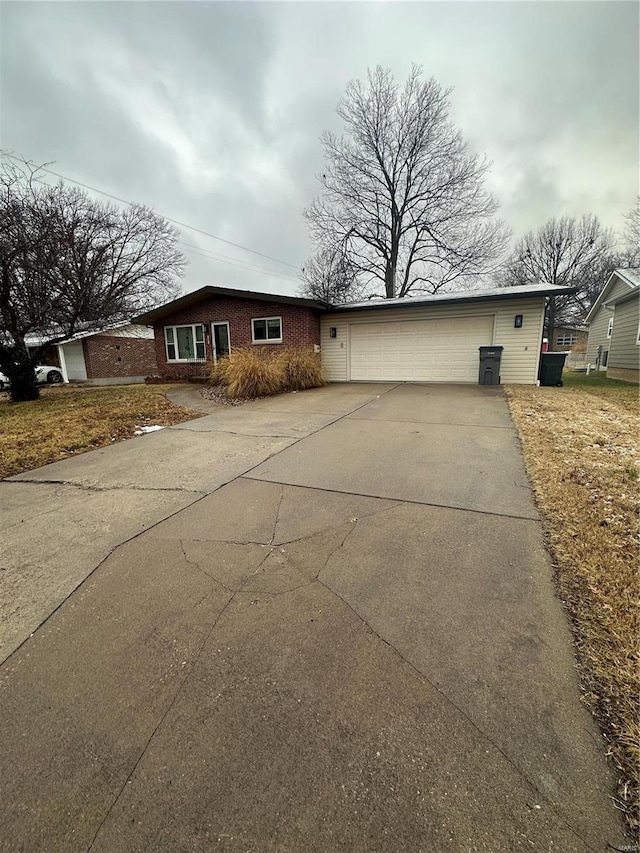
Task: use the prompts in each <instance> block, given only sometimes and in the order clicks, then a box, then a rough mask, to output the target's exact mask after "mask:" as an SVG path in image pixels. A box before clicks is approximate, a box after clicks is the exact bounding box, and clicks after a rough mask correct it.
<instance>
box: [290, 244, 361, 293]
mask: <svg viewBox="0 0 640 853" xmlns="http://www.w3.org/2000/svg"><path fill="white" fill-rule="evenodd" d="M300 276H301V278H302V280H303V285H302V287H301V288H300V293H301V295H303V296H307V297H308V298H309V299H318V300H320V301H321V302H330V303H333V304H337V303H344V302H353V301H355V300H357V299H360V298H361V297H363V296H364V288H363V286H362V285H361V284H360V283H359V281H358V270H357V268H356V267H355V266H354V265H353V264H352V263H351V261H350V259H349V256H348V255H347V254H346V253H345V252H344V251H343V248H342V247H341V246H331V247H327V246H325V247H323V248H321V249H319V250H318V252H316V254H315V255H313V256H312V257H311V258H309V259H308V260H307V261H306V263H305V265H304V267H303V268H302V270H301V273H300Z"/></svg>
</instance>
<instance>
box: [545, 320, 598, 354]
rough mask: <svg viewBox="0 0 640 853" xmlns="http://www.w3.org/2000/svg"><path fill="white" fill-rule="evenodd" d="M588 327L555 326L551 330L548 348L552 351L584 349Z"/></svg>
mask: <svg viewBox="0 0 640 853" xmlns="http://www.w3.org/2000/svg"><path fill="white" fill-rule="evenodd" d="M588 337H589V329H588V328H587V327H586V326H556V328H555V329H554V330H553V336H552V341H551V347H550V350H551V351H553V352H573V351H574V350H585V349H586V348H587V339H588Z"/></svg>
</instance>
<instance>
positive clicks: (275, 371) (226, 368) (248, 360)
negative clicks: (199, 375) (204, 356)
mask: <svg viewBox="0 0 640 853" xmlns="http://www.w3.org/2000/svg"><path fill="white" fill-rule="evenodd" d="M209 377H210V379H211V381H212V383H213V384H214V385H219V386H222V387H223V388H224V389H225V392H226V394H227V396H228V397H234V398H238V399H245V400H253V399H256V398H257V397H270V396H272V395H273V394H280V393H282V392H283V391H302V390H304V389H306V388H317V387H319V386H320V385H324V384H325V378H324V374H323V371H322V366H321V364H320V355H319V353H314V352H313V351H312V350H309V349H304V348H302V347H301V348H292V349H286V350H281V349H279V350H271V349H267V348H266V347H241V348H238V349H234V350H233V352H231V353H230V354H229V355H228V356H225V357H224V358H221V359H219V360H218V362H217V363H213V362H211V363H210V365H209Z"/></svg>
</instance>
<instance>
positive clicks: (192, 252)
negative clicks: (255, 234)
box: [178, 240, 300, 284]
mask: <svg viewBox="0 0 640 853" xmlns="http://www.w3.org/2000/svg"><path fill="white" fill-rule="evenodd" d="M178 243H180V245H182V246H184V245H185V244H184V243H182V241H180V240H178ZM185 251H186V252H187V253H188V254H189V255H198V257H200V258H206V259H207V260H210V261H218V263H221V264H228V265H229V266H232V267H239V268H240V269H243V270H247V271H248V272H253V273H260V274H261V275H268V276H271V277H273V278H281V279H283V280H284V281H291V282H295V283H297V284H299V283H300V282H299V280H298V279H297V278H294V277H293V276H291V275H282V274H281V273H277V272H273V271H272V270H266V269H263V268H262V267H254V266H248V265H247V264H243V263H236V262H234V261H225V260H222V259H221V258H217V257H216V256H215V255H212V254H210V253H207V254H205V253H203V252H197V251H195V250H194V249H185Z"/></svg>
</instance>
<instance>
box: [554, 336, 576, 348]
mask: <svg viewBox="0 0 640 853" xmlns="http://www.w3.org/2000/svg"><path fill="white" fill-rule="evenodd" d="M577 342H578V336H577V335H558V346H559V347H572V346H573V345H574V344H576V343H577Z"/></svg>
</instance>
